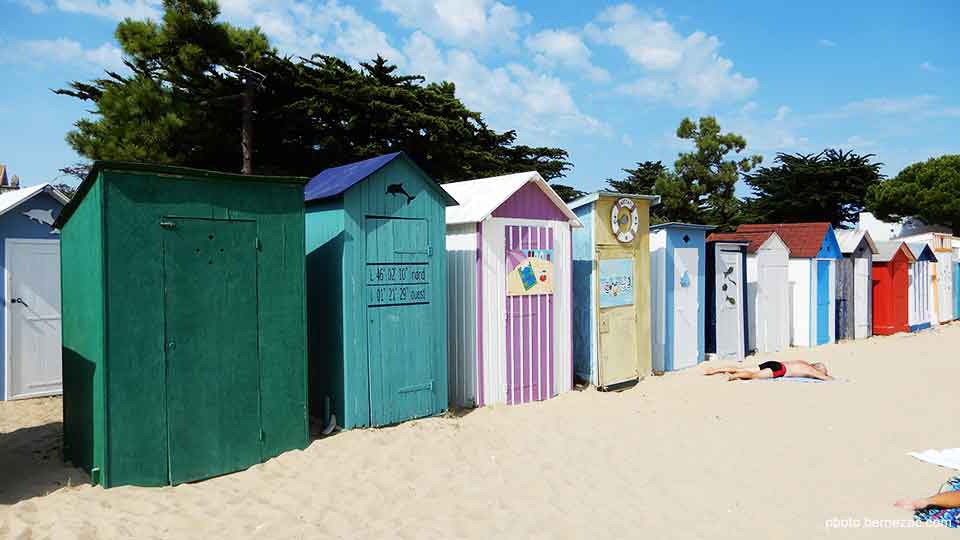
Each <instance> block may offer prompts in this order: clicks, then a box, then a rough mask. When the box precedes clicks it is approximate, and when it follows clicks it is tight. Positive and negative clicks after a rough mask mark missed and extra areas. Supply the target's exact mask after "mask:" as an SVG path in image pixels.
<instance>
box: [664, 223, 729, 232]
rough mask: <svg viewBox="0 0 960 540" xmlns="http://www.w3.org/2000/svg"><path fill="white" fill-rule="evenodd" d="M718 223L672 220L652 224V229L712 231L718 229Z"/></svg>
mask: <svg viewBox="0 0 960 540" xmlns="http://www.w3.org/2000/svg"><path fill="white" fill-rule="evenodd" d="M716 228H717V226H716V225H699V224H697V223H680V222H677V221H670V222H667V223H659V224H657V225H651V226H650V231H658V230H660V229H691V230H698V231H712V230H714V229H716Z"/></svg>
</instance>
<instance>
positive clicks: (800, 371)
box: [703, 360, 833, 381]
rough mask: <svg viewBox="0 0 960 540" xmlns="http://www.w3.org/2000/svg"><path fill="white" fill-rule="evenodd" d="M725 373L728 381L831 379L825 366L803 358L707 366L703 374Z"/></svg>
mask: <svg viewBox="0 0 960 540" xmlns="http://www.w3.org/2000/svg"><path fill="white" fill-rule="evenodd" d="M718 373H725V374H727V375H728V376H729V377H728V378H727V380H728V381H749V380H752V379H779V378H780V377H805V378H810V379H820V380H821V381H830V380H833V377H831V376H830V373H829V372H828V371H827V366H825V365H824V364H822V363H820V362H816V363H814V364H811V363H810V362H806V361H803V360H787V361H784V362H777V361H776V360H770V361H767V362H764V363H762V364H760V365H759V366H757V369H744V368H743V367H739V366H732V367H714V368H707V370H706V371H704V372H703V374H704V375H716V374H718Z"/></svg>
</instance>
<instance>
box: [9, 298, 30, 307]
mask: <svg viewBox="0 0 960 540" xmlns="http://www.w3.org/2000/svg"><path fill="white" fill-rule="evenodd" d="M10 303H11V304H23V307H25V308H28V307H30V306H29V305H27V303H26V302H24V301H23V298H20V297H17V298H14V299H13V300H10Z"/></svg>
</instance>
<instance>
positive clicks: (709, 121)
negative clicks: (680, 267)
mask: <svg viewBox="0 0 960 540" xmlns="http://www.w3.org/2000/svg"><path fill="white" fill-rule="evenodd" d="M677 137H679V138H681V139H687V140H690V141H692V142H693V144H694V150H693V151H692V152H681V153H680V155H679V156H678V157H677V161H676V162H675V163H674V170H673V171H669V170H667V168H666V167H664V166H663V164H662V163H660V162H659V161H658V162H650V161H647V162H643V163H637V168H636V169H624V172H625V173H627V177H626V178H625V179H624V180H612V179H610V180H607V183H608V184H609V185H610V187H611V188H613V189H614V190H616V191H622V192H627V191H630V192H634V193H641V194H646V193H652V194H654V195H659V196H660V199H661V204H660V206H657V207H655V208H654V209H653V213H652V216H651V219H652V220H653V221H654V222H663V221H682V222H686V223H711V224H717V225H720V228H721V230H726V229H730V228H733V227H735V226H736V224H737V222H738V218H739V214H740V210H741V206H742V203H741V202H740V200H739V199H737V197H736V194H735V189H736V184H737V180H738V179H739V178H740V175H741V174H743V173H746V172H748V171H750V170H751V169H752V168H753V167H755V166H756V165H757V164H759V163H760V161H761V159H762V158H761V157H760V156H758V155H754V156H749V157H745V158H742V159H740V160H734V159H727V156H728V154H729V153H730V152H733V153H735V154H739V153H740V152H742V151H744V150H745V149H746V147H747V141H746V139H744V138H743V137H742V136H740V135H737V134H736V133H721V129H720V124H719V123H718V122H717V120H716V119H715V118H714V117H712V116H705V117H703V118H700V120H699V122H698V123H694V122H693V121H692V120H690V119H689V118H684V119H683V121H682V122H680V126H679V127H678V128H677Z"/></svg>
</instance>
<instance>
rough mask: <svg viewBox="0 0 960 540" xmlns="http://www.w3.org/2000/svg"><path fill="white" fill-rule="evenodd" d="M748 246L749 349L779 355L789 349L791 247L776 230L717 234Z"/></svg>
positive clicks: (717, 237) (721, 237)
mask: <svg viewBox="0 0 960 540" xmlns="http://www.w3.org/2000/svg"><path fill="white" fill-rule="evenodd" d="M710 236H711V238H716V239H718V240H722V239H729V240H742V241H746V242H749V244H748V245H747V349H748V350H749V351H756V352H778V351H782V350H784V349H786V348H788V347H789V346H790V280H789V266H790V248H788V247H787V244H786V243H785V242H784V241H783V239H782V238H780V235H778V234H777V233H775V232H773V231H767V232H755V233H714V234H712V235H710Z"/></svg>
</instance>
